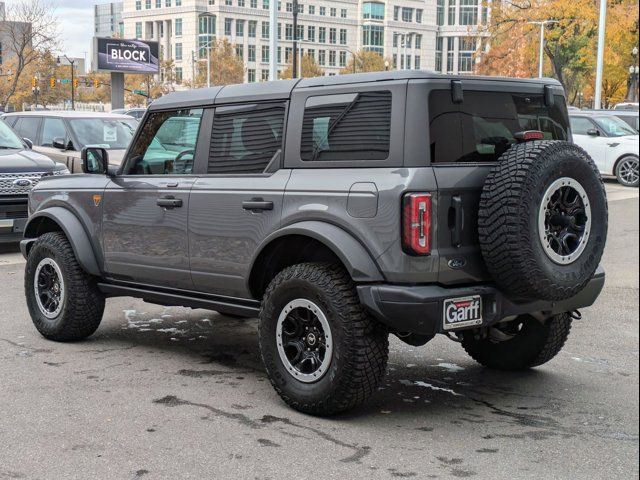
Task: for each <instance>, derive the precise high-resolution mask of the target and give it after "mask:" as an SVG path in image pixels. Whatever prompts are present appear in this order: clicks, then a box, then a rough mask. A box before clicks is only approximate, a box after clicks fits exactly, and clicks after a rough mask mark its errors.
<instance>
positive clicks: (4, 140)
mask: <svg viewBox="0 0 640 480" xmlns="http://www.w3.org/2000/svg"><path fill="white" fill-rule="evenodd" d="M0 148H2V149H10V148H15V149H19V150H22V149H23V148H24V144H23V143H22V141H21V140H20V138H19V137H18V136H17V135H16V134H15V132H14V131H13V130H11V128H9V125H7V124H6V123H4V121H0Z"/></svg>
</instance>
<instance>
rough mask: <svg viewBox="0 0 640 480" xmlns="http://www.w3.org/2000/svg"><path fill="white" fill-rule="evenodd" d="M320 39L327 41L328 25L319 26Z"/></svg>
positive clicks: (322, 41)
mask: <svg viewBox="0 0 640 480" xmlns="http://www.w3.org/2000/svg"><path fill="white" fill-rule="evenodd" d="M318 41H319V42H320V43H327V28H326V27H320V28H318Z"/></svg>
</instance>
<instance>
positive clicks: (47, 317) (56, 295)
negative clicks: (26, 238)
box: [24, 232, 104, 342]
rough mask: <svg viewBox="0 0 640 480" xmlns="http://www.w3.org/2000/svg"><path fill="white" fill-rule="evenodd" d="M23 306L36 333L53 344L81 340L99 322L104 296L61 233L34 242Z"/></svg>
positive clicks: (26, 273)
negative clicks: (29, 315)
mask: <svg viewBox="0 0 640 480" xmlns="http://www.w3.org/2000/svg"><path fill="white" fill-rule="evenodd" d="M24 287H25V295H26V298H27V306H28V307H29V313H30V314H31V319H32V320H33V324H34V325H35V327H36V329H37V330H38V332H40V334H41V335H42V336H43V337H45V338H48V339H49V340H54V341H57V342H73V341H77V340H82V339H84V338H86V337H88V336H90V335H91V334H93V333H94V332H95V331H96V330H97V328H98V326H99V325H100V321H101V320H102V314H103V312H104V295H103V294H102V293H101V292H100V290H99V289H98V286H97V285H96V281H95V279H94V278H93V277H92V276H91V275H89V274H87V273H86V272H85V271H84V270H82V267H80V265H79V264H78V261H77V259H76V257H75V254H74V253H73V248H72V247H71V244H70V243H69V241H68V240H67V238H66V237H65V235H64V234H63V233H60V232H52V233H46V234H44V235H42V236H41V237H40V238H38V240H36V242H35V243H34V245H33V247H32V248H31V251H30V252H29V258H28V259H27V265H26V268H25V279H24Z"/></svg>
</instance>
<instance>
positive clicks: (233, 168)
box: [189, 101, 291, 297]
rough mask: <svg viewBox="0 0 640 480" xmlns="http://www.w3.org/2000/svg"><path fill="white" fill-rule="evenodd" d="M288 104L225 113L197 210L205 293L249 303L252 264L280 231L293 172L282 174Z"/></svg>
mask: <svg viewBox="0 0 640 480" xmlns="http://www.w3.org/2000/svg"><path fill="white" fill-rule="evenodd" d="M286 110H287V103H286V102H282V101H279V102H261V103H251V104H240V105H232V106H222V107H217V108H216V110H215V115H214V118H213V121H212V126H211V127H209V128H208V132H209V136H210V147H209V151H208V158H207V161H206V162H205V165H204V169H203V170H204V173H203V174H202V175H200V177H199V178H198V180H197V181H196V183H195V184H194V186H193V190H192V193H191V203H190V209H189V248H190V252H191V253H190V256H191V271H192V277H193V282H194V285H195V287H196V289H197V290H199V291H203V292H215V293H216V294H220V295H226V296H233V297H245V296H247V295H248V291H247V288H246V279H247V277H248V274H249V269H250V265H251V260H252V259H253V257H254V255H255V253H256V250H257V248H258V246H259V245H260V244H261V243H262V241H263V240H264V239H265V238H266V237H267V236H268V235H269V234H270V233H272V232H273V231H274V230H276V229H277V228H278V226H279V225H280V217H281V213H282V198H283V195H284V190H285V187H286V184H287V182H288V180H289V176H290V175H291V170H284V169H282V168H281V164H282V148H283V139H284V124H285V116H286Z"/></svg>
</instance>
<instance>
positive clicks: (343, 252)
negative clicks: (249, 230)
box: [249, 221, 384, 282]
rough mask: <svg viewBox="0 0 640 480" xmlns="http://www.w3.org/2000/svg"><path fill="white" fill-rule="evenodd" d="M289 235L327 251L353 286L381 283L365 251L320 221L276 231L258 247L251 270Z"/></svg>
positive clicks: (344, 233)
mask: <svg viewBox="0 0 640 480" xmlns="http://www.w3.org/2000/svg"><path fill="white" fill-rule="evenodd" d="M288 235H302V236H306V237H310V238H313V239H314V240H317V241H319V242H320V243H322V244H323V245H325V246H326V247H327V248H329V249H330V250H331V251H332V252H333V253H335V254H336V256H337V257H338V258H339V259H340V261H341V262H342V264H343V265H344V266H345V268H346V269H347V271H348V272H349V275H351V278H352V279H353V280H354V281H355V282H382V281H384V277H383V276H382V273H380V269H379V268H378V266H377V265H376V263H375V262H374V260H373V258H372V257H371V255H370V254H369V252H368V251H367V250H366V249H365V247H364V246H363V245H362V244H361V243H360V242H359V241H358V240H356V239H355V238H354V237H353V236H352V235H351V234H350V233H348V232H347V231H345V230H344V229H342V228H340V227H337V226H335V225H333V224H330V223H325V222H319V221H306V222H298V223H294V224H292V225H288V226H286V227H283V228H281V229H280V230H277V231H276V232H274V233H272V234H271V235H269V236H268V237H267V238H266V239H265V240H264V241H263V242H262V243H261V244H260V246H259V247H258V249H257V252H256V254H255V255H254V257H253V258H252V259H251V269H250V270H249V271H250V272H253V269H254V266H255V264H256V261H257V259H258V258H260V255H261V254H262V252H264V250H265V248H267V247H268V246H269V245H271V243H272V242H273V241H274V240H277V239H279V238H282V237H286V236H288Z"/></svg>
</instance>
